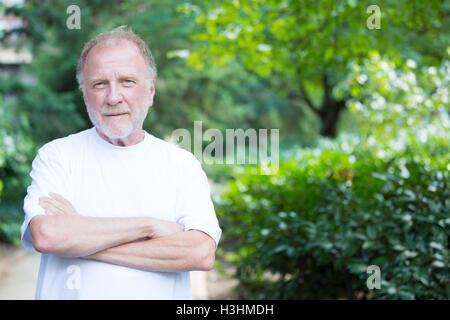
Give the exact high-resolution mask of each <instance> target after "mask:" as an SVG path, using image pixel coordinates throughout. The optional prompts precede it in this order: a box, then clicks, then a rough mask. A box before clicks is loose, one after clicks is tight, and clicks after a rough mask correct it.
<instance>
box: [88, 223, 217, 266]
mask: <svg viewBox="0 0 450 320" xmlns="http://www.w3.org/2000/svg"><path fill="white" fill-rule="evenodd" d="M215 250H216V243H215V241H214V240H213V239H212V238H211V237H210V236H209V235H207V234H205V233H203V232H201V231H197V230H190V231H186V232H179V233H174V234H172V235H169V236H163V237H160V238H155V239H150V240H145V241H140V242H134V243H127V244H123V245H120V246H116V247H113V248H109V249H106V250H103V251H99V252H97V253H95V254H93V255H91V256H86V257H84V258H86V259H94V260H99V261H103V262H108V263H112V264H117V265H121V266H125V267H130V268H134V269H140V270H144V271H162V272H180V271H191V270H202V271H207V270H210V269H212V267H213V266H214V260H215Z"/></svg>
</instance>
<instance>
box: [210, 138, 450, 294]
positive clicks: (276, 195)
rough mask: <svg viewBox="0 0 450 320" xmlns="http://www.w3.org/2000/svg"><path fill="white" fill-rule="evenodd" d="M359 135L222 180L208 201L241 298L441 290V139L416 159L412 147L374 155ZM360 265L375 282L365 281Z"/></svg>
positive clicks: (447, 209)
mask: <svg viewBox="0 0 450 320" xmlns="http://www.w3.org/2000/svg"><path fill="white" fill-rule="evenodd" d="M358 143H359V141H358V140H356V141H355V142H354V143H350V142H349V139H345V140H343V141H341V142H339V143H331V144H328V146H322V147H321V148H318V149H305V150H303V151H302V152H301V153H299V154H298V156H297V157H296V158H295V159H292V160H290V161H284V162H282V163H280V170H279V172H278V173H277V174H275V175H272V176H264V175H258V174H257V171H256V169H255V168H247V169H246V170H245V172H244V173H241V174H238V175H237V177H236V180H233V181H231V182H230V183H229V185H228V190H227V191H226V192H225V193H224V194H223V195H222V197H221V198H220V200H219V201H218V203H217V207H216V208H217V211H218V212H219V215H220V220H221V221H222V226H223V229H224V231H225V239H226V240H233V243H234V244H235V247H234V248H233V249H234V252H235V254H233V257H234V258H233V263H234V264H235V266H236V267H237V271H236V274H235V277H236V278H237V279H239V281H240V285H241V289H242V290H243V292H245V293H246V294H247V295H248V296H249V297H251V298H258V299H259V298H264V299H267V298H269V299H296V298H297V299H298V298H303V299H311V298H332V299H335V298H343V297H344V298H355V297H359V298H361V293H363V295H365V297H366V298H372V297H373V298H377V299H378V298H381V299H448V298H450V292H448V287H447V284H448V281H449V276H450V273H449V271H448V270H449V269H448V267H449V260H448V258H449V257H448V246H449V243H448V241H449V239H448V227H449V225H450V218H449V217H450V201H449V199H450V197H449V196H450V194H449V185H448V181H449V173H448V171H449V168H448V165H447V164H448V163H449V160H450V157H449V152H448V151H449V150H448V148H446V149H442V148H441V152H439V154H436V158H435V160H434V159H431V161H430V162H429V163H427V164H425V163H423V162H420V161H417V160H416V159H415V157H414V154H415V153H414V152H417V151H418V150H408V151H410V152H408V153H405V154H403V155H399V154H395V155H393V156H392V157H389V158H379V157H376V156H374V155H373V153H372V152H368V151H367V150H366V149H365V148H362V147H358ZM429 147H431V146H429ZM427 148H428V147H427ZM427 148H425V149H422V150H420V151H421V152H422V153H427V151H429V150H427ZM369 265H378V266H379V267H380V269H381V278H382V282H381V289H380V290H369V289H367V287H366V279H367V278H368V276H369V275H368V274H367V273H366V268H367V267H368V266H369Z"/></svg>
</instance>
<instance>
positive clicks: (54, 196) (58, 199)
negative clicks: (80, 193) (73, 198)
mask: <svg viewBox="0 0 450 320" xmlns="http://www.w3.org/2000/svg"><path fill="white" fill-rule="evenodd" d="M49 196H50V197H52V199H55V200H57V201H59V202H61V203H63V204H64V205H66V206H70V207H71V206H72V204H71V203H70V201H69V200H67V199H66V198H64V197H63V196H62V195H60V194H57V193H54V192H50V193H49Z"/></svg>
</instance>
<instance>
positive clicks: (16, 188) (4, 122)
mask: <svg viewBox="0 0 450 320" xmlns="http://www.w3.org/2000/svg"><path fill="white" fill-rule="evenodd" d="M33 151H34V148H33V143H32V140H31V138H30V135H29V121H28V117H27V115H26V114H25V113H23V112H17V110H15V109H14V107H13V104H10V103H5V102H4V101H2V99H1V96H0V241H5V242H13V243H16V244H17V243H18V239H20V237H19V235H20V230H19V227H20V223H21V220H22V219H23V211H22V210H21V203H22V201H23V197H24V196H25V188H26V186H27V185H28V184H29V183H30V179H29V176H28V174H29V172H30V161H31V155H32V153H33Z"/></svg>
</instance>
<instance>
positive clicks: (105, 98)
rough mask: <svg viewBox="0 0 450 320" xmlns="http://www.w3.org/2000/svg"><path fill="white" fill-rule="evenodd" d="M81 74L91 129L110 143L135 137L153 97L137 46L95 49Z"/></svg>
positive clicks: (105, 45) (123, 43) (124, 43)
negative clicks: (92, 127)
mask: <svg viewBox="0 0 450 320" xmlns="http://www.w3.org/2000/svg"><path fill="white" fill-rule="evenodd" d="M83 71H84V72H83V78H84V93H83V98H84V102H85V104H86V108H87V111H88V114H89V118H90V119H91V121H92V123H93V124H94V126H95V127H96V128H97V129H98V130H99V131H100V133H102V134H104V135H105V136H106V137H108V138H109V139H125V140H126V139H129V138H130V137H132V136H133V134H134V135H136V134H137V133H138V132H139V131H140V130H139V129H142V125H143V122H144V119H145V117H146V116H147V112H148V109H149V107H150V106H151V105H152V104H153V96H154V94H155V87H154V80H152V79H150V77H149V74H150V73H149V68H148V65H147V64H146V62H145V60H144V58H143V57H142V55H141V53H140V52H139V50H138V48H137V46H136V45H135V44H134V43H132V42H130V41H127V40H117V41H114V42H106V43H101V44H99V45H96V46H95V47H94V48H92V49H91V51H90V52H89V54H88V56H87V59H86V63H85V66H84V69H83Z"/></svg>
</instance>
